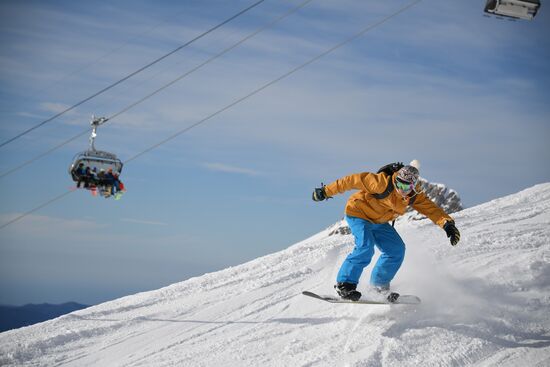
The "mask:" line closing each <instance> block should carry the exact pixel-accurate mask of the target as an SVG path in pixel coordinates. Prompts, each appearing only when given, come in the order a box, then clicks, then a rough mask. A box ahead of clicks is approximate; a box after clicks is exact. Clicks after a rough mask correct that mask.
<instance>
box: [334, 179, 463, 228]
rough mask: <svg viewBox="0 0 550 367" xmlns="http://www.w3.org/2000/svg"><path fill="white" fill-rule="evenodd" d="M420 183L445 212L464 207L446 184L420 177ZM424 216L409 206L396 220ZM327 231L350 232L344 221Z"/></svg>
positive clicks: (415, 218) (457, 210)
mask: <svg viewBox="0 0 550 367" xmlns="http://www.w3.org/2000/svg"><path fill="white" fill-rule="evenodd" d="M419 182H420V185H421V187H422V191H423V192H425V193H426V195H427V196H428V198H430V200H432V201H433V202H434V203H436V204H437V205H438V206H440V207H441V208H442V209H443V210H445V212H447V214H452V213H456V212H459V211H461V210H462V209H464V207H463V206H462V200H461V199H460V196H459V195H458V193H457V192H456V191H455V190H453V189H450V188H448V187H447V186H446V185H444V184H441V183H432V182H429V181H428V180H426V179H424V178H422V177H421V178H420V180H419ZM425 218H426V217H425V216H424V215H422V214H420V213H418V212H417V211H415V210H414V209H412V208H411V207H409V209H408V210H407V213H405V215H403V216H402V217H399V218H398V219H397V220H396V222H400V221H403V220H405V221H413V220H421V219H425ZM332 227H334V228H331V230H330V232H329V236H333V235H337V234H343V235H345V234H350V233H351V231H350V229H349V227H348V226H347V225H346V222H345V221H340V222H338V223H336V224H334V225H333V226H332Z"/></svg>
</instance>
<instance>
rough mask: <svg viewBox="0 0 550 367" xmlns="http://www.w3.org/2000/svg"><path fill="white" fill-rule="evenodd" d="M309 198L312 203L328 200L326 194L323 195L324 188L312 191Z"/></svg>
mask: <svg viewBox="0 0 550 367" xmlns="http://www.w3.org/2000/svg"><path fill="white" fill-rule="evenodd" d="M311 198H312V199H313V201H323V200H326V199H328V197H327V194H326V193H325V186H323V187H318V188H316V189H315V190H313V194H312V195H311Z"/></svg>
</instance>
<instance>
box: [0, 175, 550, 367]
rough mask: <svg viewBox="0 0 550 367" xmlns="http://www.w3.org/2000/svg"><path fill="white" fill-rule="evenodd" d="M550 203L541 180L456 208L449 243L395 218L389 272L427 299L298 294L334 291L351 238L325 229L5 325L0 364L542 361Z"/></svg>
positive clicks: (427, 227)
mask: <svg viewBox="0 0 550 367" xmlns="http://www.w3.org/2000/svg"><path fill="white" fill-rule="evenodd" d="M320 205H322V204H320ZM549 209H550V183H547V184H542V185H537V186H535V187H532V188H530V189H527V190H525V191H522V192H520V193H518V194H515V195H511V196H507V197H504V198H501V199H498V200H494V201H491V202H488V203H485V204H483V205H480V206H477V207H474V208H470V209H467V210H463V211H461V212H459V213H455V214H454V217H455V219H456V222H457V226H458V228H459V229H460V230H461V232H462V240H461V242H460V243H459V244H458V246H456V247H452V246H450V244H449V241H448V239H447V238H446V236H445V233H444V231H443V230H441V229H440V228H438V227H436V226H435V225H433V224H432V223H431V222H429V221H427V220H423V221H417V222H412V223H400V224H399V227H398V230H399V232H400V233H401V235H402V237H403V238H404V240H405V242H406V243H407V256H406V258H405V262H404V264H403V267H402V269H401V271H400V272H399V273H398V275H397V277H396V279H395V280H394V282H393V284H392V286H393V288H394V289H395V290H397V291H399V292H402V293H412V294H416V295H418V296H420V297H421V298H422V300H423V303H422V304H421V305H417V306H410V305H391V306H390V305H353V304H352V305H347V304H335V305H334V304H329V303H325V302H322V301H319V300H315V299H311V298H308V297H305V296H303V295H301V292H302V291H303V290H311V291H314V292H318V293H329V294H330V293H332V292H333V290H332V285H333V283H334V279H335V276H336V273H337V271H338V268H339V266H340V264H341V262H342V260H343V259H344V257H345V256H346V254H347V253H348V252H349V251H350V250H351V249H352V246H353V239H352V237H351V236H349V235H340V236H330V237H328V236H327V234H328V231H323V232H321V233H319V234H317V235H315V236H313V237H311V238H309V239H307V240H305V241H303V242H300V243H297V244H295V245H293V246H291V247H289V248H288V249H286V250H284V251H281V252H278V253H275V254H272V255H268V256H264V257H261V258H258V259H256V260H253V261H251V262H248V263H246V264H243V265H240V266H235V267H231V268H228V269H225V270H222V271H219V272H216V273H210V274H206V275H203V276H201V277H197V278H192V279H189V280H187V281H184V282H181V283H177V284H173V285H171V286H168V287H165V288H162V289H159V290H156V291H151V292H145V293H140V294H136V295H133V296H128V297H124V298H121V299H117V300H115V301H111V302H107V303H104V304H100V305H98V306H94V307H91V308H88V309H85V310H81V311H77V312H74V313H72V314H69V315H65V316H62V317H60V318H57V319H55V320H50V321H47V322H44V323H41V324H36V325H33V326H30V327H26V328H22V329H18V330H12V331H8V332H5V333H1V334H0V365H1V366H499V367H502V366H541V367H542V366H550V307H549V306H550V225H549V224H550V210H549ZM320 210H322V208H320ZM370 269H371V267H369V268H367V269H366V271H365V273H364V274H363V279H362V284H360V290H362V291H363V292H367V283H368V276H369V273H370ZM367 293H368V292H367Z"/></svg>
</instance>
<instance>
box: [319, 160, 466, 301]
mask: <svg viewBox="0 0 550 367" xmlns="http://www.w3.org/2000/svg"><path fill="white" fill-rule="evenodd" d="M418 167H419V164H418V161H413V162H411V165H406V166H404V165H403V164H400V163H394V164H389V165H387V166H384V167H382V168H381V169H380V170H379V171H378V172H379V173H370V172H364V173H358V174H352V175H349V176H346V177H343V178H341V179H338V180H336V181H334V182H333V183H330V184H328V185H326V186H325V185H323V186H322V187H320V188H316V189H315V190H314V192H313V200H314V201H322V200H326V199H329V198H331V197H332V196H334V195H336V194H341V193H344V192H345V191H348V190H359V191H358V192H356V193H354V194H353V195H352V196H351V197H350V198H349V200H348V202H347V204H346V209H345V213H346V217H345V218H346V221H347V222H348V224H349V227H350V229H351V233H352V234H353V236H354V238H355V247H354V249H353V251H352V252H351V253H350V254H349V255H348V256H347V257H346V259H345V260H344V263H343V264H342V266H341V267H340V271H339V272H338V276H337V278H336V285H335V286H334V288H335V289H336V292H337V293H338V295H339V296H340V297H342V298H344V299H350V300H353V301H357V300H359V298H361V293H360V292H359V291H357V290H356V289H357V284H358V283H359V278H360V277H361V273H362V272H363V269H364V268H365V267H366V266H367V265H369V263H370V261H371V259H372V256H373V255H374V246H376V247H377V248H378V249H379V250H380V252H381V255H380V258H379V259H378V261H377V263H376V265H375V266H374V268H373V270H372V273H371V279H370V283H371V286H372V287H373V288H374V289H375V290H376V291H378V292H380V293H383V294H385V295H387V296H388V299H389V300H390V301H391V300H392V299H396V298H397V297H399V294H397V293H393V292H390V291H389V289H390V282H391V280H392V279H393V278H394V276H395V274H396V273H397V271H398V270H399V267H400V266H401V263H402V262H403V258H404V256H405V243H404V242H403V240H402V239H401V237H400V236H399V234H398V233H397V231H396V230H395V228H394V227H393V226H392V225H391V224H390V223H389V222H391V221H394V220H395V219H396V218H397V217H399V216H400V215H403V214H405V212H406V210H407V207H408V206H409V205H411V206H412V207H413V209H415V210H416V211H418V212H419V213H421V214H423V215H425V216H427V217H428V218H429V219H430V220H431V221H432V222H434V223H435V224H437V225H438V226H440V227H441V228H443V229H444V230H445V232H446V234H447V237H449V238H450V242H451V245H453V246H455V245H456V244H457V243H458V241H459V240H460V232H459V231H458V229H457V228H456V226H455V222H454V220H453V218H451V217H450V216H449V215H448V214H447V213H445V211H444V210H443V209H441V208H440V207H439V206H437V205H436V204H435V203H434V202H433V201H431V200H430V199H429V198H428V197H427V196H426V194H425V193H423V192H421V190H420V184H419V182H418V177H419V171H418Z"/></svg>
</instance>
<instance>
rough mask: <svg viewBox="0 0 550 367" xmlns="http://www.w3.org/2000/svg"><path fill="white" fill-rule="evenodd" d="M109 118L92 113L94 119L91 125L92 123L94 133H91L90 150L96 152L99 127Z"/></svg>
mask: <svg viewBox="0 0 550 367" xmlns="http://www.w3.org/2000/svg"><path fill="white" fill-rule="evenodd" d="M108 120H109V119H108V118H106V117H95V116H93V115H92V120H91V121H90V125H92V134H91V135H90V150H91V151H93V152H95V150H96V149H95V144H94V143H95V138H96V137H97V128H98V127H99V126H100V125H103V124H104V123H105V122H107V121H108Z"/></svg>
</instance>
